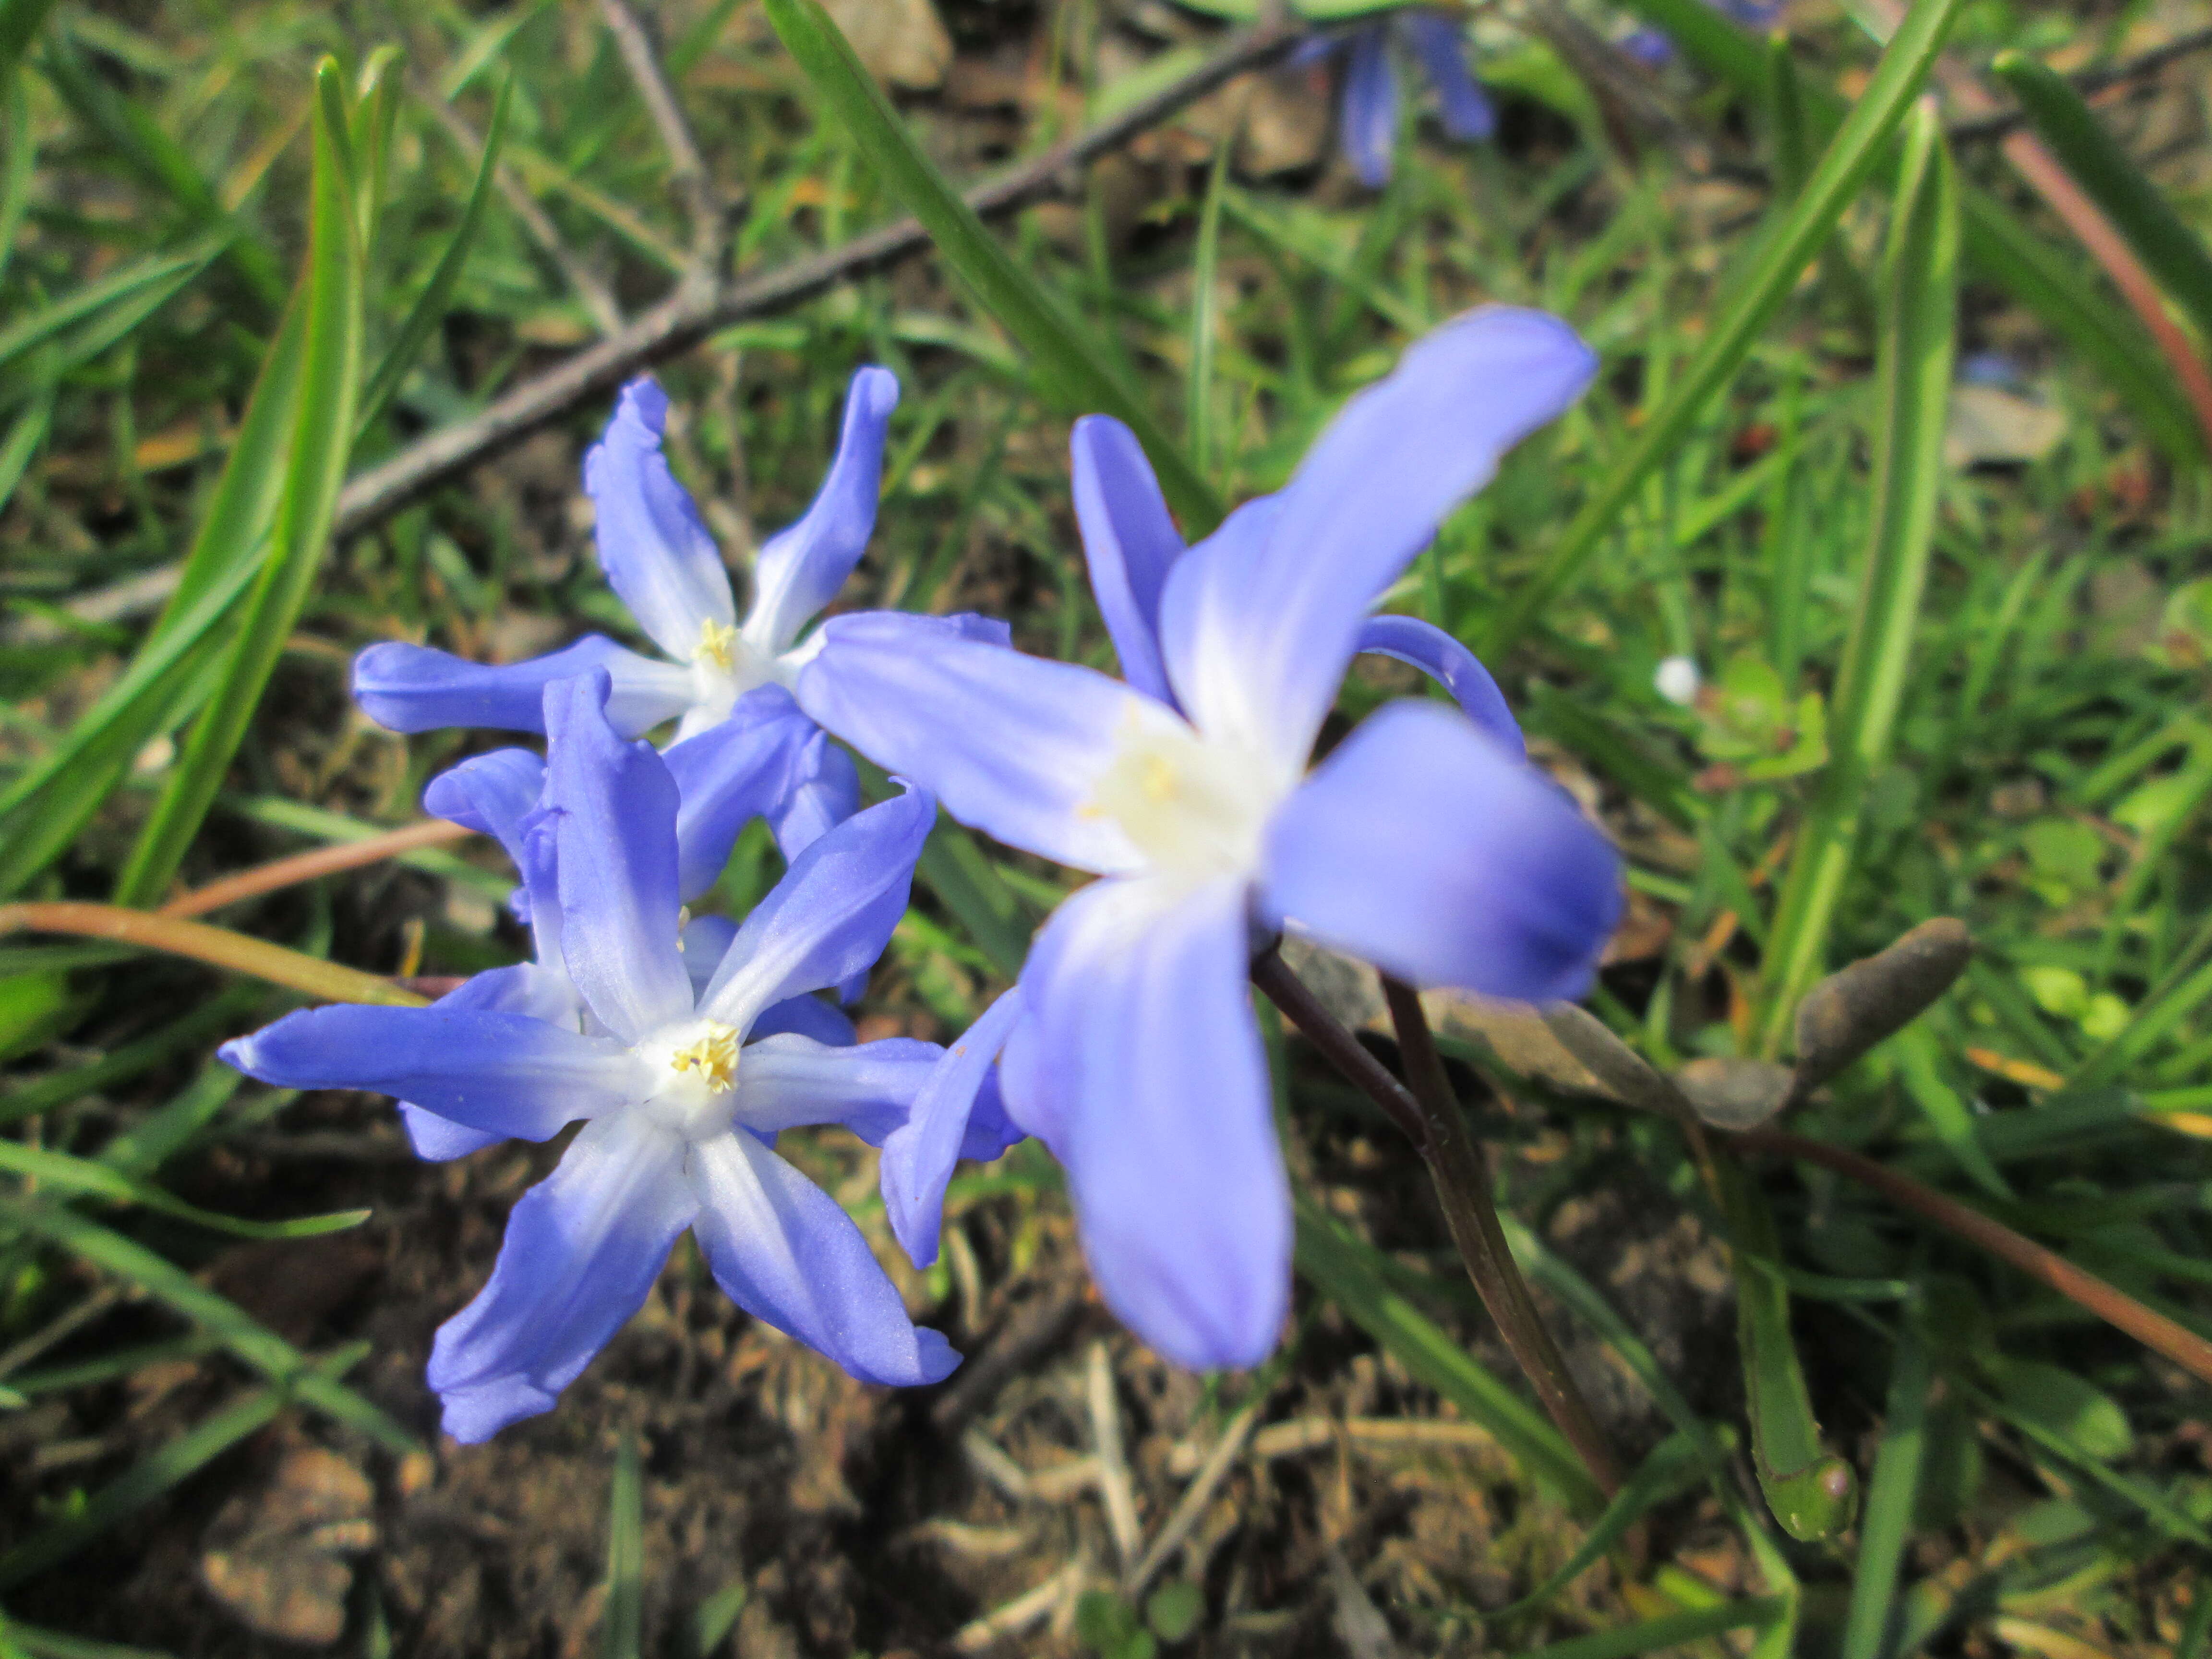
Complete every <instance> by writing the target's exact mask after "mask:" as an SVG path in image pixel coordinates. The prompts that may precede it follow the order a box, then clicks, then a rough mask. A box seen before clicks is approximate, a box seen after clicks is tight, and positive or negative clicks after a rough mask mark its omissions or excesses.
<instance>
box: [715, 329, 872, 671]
mask: <svg viewBox="0 0 2212 1659" xmlns="http://www.w3.org/2000/svg"><path fill="white" fill-rule="evenodd" d="M898 400H899V384H898V376H897V375H896V374H892V373H891V372H890V370H889V369H887V368H864V369H862V370H861V371H860V373H859V374H855V375H854V376H853V385H852V388H851V390H849V391H848V392H846V394H845V424H844V426H843V428H842V430H840V431H839V433H838V435H837V456H836V459H835V460H833V461H831V462H830V464H829V477H826V478H824V479H823V481H822V488H821V489H820V491H819V492H818V493H817V495H815V497H814V504H813V505H812V506H811V507H808V508H807V509H806V515H805V517H804V518H802V519H800V520H799V522H798V523H797V524H794V525H793V526H791V527H790V528H789V529H787V530H785V531H782V532H780V533H778V534H776V535H774V536H771V537H769V539H768V544H767V545H766V546H764V547H763V548H762V549H761V550H760V557H759V559H758V560H757V562H755V564H754V566H753V605H752V610H751V611H750V614H749V615H747V617H745V642H746V643H747V644H749V645H750V646H751V647H753V649H754V650H756V651H757V652H759V653H761V654H762V655H763V656H769V657H773V656H775V655H777V654H779V653H781V652H782V651H783V650H784V649H785V648H786V647H788V646H789V645H790V644H791V642H792V641H793V640H794V639H797V638H798V637H799V629H802V628H804V627H805V625H806V619H807V618H808V617H811V616H813V615H814V614H815V613H816V612H817V611H820V610H821V609H822V607H823V605H827V604H829V601H830V600H831V599H835V598H836V597H837V590H838V589H839V588H841V587H842V586H844V585H845V579H846V578H847V577H848V576H849V575H851V574H853V567H854V565H856V564H858V563H860V555H861V554H862V553H863V552H865V551H866V550H867V545H868V538H869V537H870V536H871V535H872V534H874V532H875V528H876V496H877V494H878V491H879V490H880V489H881V488H882V486H883V477H884V434H885V433H887V432H888V431H889V430H890V420H891V410H894V409H896V408H897V407H898Z"/></svg>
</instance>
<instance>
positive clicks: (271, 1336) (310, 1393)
mask: <svg viewBox="0 0 2212 1659" xmlns="http://www.w3.org/2000/svg"><path fill="white" fill-rule="evenodd" d="M4 1212H5V1214H6V1217H7V1219H8V1221H9V1224H10V1225H14V1226H17V1227H21V1228H23V1229H25V1230H26V1231H30V1232H33V1233H36V1234H38V1235H39V1236H40V1237H42V1238H44V1239H46V1241H47V1242H48V1243H52V1244H54V1245H57V1246H58V1247H59V1248H60V1249H64V1250H67V1251H68V1252H69V1253H70V1254H71V1255H76V1256H78V1257H81V1258H82V1259H83V1260H84V1261H88V1262H90V1263H91V1264H92V1265H93V1266H94V1267H98V1268H99V1269H100V1271H102V1272H103V1273H112V1274H113V1275H114V1276H115V1277H116V1278H118V1279H126V1280H128V1281H129V1282H130V1283H131V1284H133V1285H137V1286H138V1287H139V1288H140V1289H142V1290H143V1291H145V1292H146V1293H147V1295H149V1296H150V1297H153V1298H154V1300H155V1301H156V1302H159V1303H161V1304H163V1305H164V1306H166V1307H167V1308H168V1309H169V1310H171V1311H172V1312H174V1313H177V1314H179V1315H181V1316H184V1317H185V1318H186V1319H188V1320H190V1321H191V1322H192V1323H194V1324H195V1325H197V1326H198V1327H199V1328H201V1329H203V1330H204V1331H206V1332H207V1333H208V1334H209V1335H210V1336H212V1337H214V1338H215V1339H216V1340H218V1341H220V1342H221V1343H222V1346H224V1347H226V1348H228V1350H229V1351H230V1352H232V1353H234V1354H235V1355H236V1356H237V1357H238V1358H240V1359H241V1360H243V1361H244V1362H245V1363H246V1364H248V1365H250V1366H252V1368H253V1369H254V1370H257V1371H259V1372H260V1373H261V1374H262V1375H263V1376H266V1377H267V1378H269V1379H270V1381H271V1382H272V1383H276V1384H278V1385H279V1386H280V1387H282V1388H285V1389H290V1390H291V1391H292V1392H293V1394H294V1395H296V1396H297V1397H298V1398H299V1399H300V1400H301V1401H303V1402H305V1403H306V1404H307V1405H311V1406H313V1407H315V1408H316V1409H317V1410H318V1411H320V1412H322V1413H325V1414H326V1415H328V1416H330V1417H331V1418H333V1419H336V1420H337V1421H338V1422H341V1423H343V1424H345V1425H348V1426H349V1427H350V1428H355V1429H358V1430H360V1431H362V1433H364V1434H366V1435H368V1437H370V1438H371V1439H372V1440H374V1441H375V1442H376V1443H378V1444H379V1445H380V1446H383V1447H385V1448H386V1449H387V1450H391V1451H393V1452H401V1453H404V1452H408V1451H411V1450H413V1449H415V1446H416V1440H415V1437H414V1436H413V1435H411V1434H410V1433H408V1432H407V1431H406V1430H405V1429H404V1428H402V1427H400V1425H398V1424H397V1423H395V1422H394V1421H392V1419H391V1418H390V1417H388V1416H386V1414H385V1413H384V1412H383V1411H382V1410H381V1409H380V1408H379V1407H375V1406H373V1405H371V1404H370V1403H369V1402H368V1401H366V1400H364V1399H362V1396H361V1395H357V1394H356V1393H355V1392H354V1391H353V1390H352V1389H349V1388H346V1387H344V1386H343V1385H342V1384H340V1383H335V1382H333V1381H331V1379H330V1378H329V1377H327V1376H324V1375H323V1374H322V1373H320V1372H319V1371H318V1370H315V1369H314V1368H313V1366H311V1365H310V1364H308V1361H307V1356H306V1355H304V1354H302V1353H301V1352H300V1351H299V1350H298V1349H297V1348H295V1347H294V1346H292V1345H291V1344H290V1343H289V1342H287V1341H286V1340H284V1339H283V1337H281V1336H279V1335H277V1334H276V1332H274V1331H272V1330H270V1329H268V1328H266V1327H264V1325H262V1324H261V1323H259V1322H258V1321H257V1320H255V1319H254V1318H253V1317H252V1316H251V1315H249V1314H248V1313H247V1312H246V1310H244V1309H243V1308H240V1306H239V1305H238V1304H236V1303H234V1302H233V1301H231V1300H230V1299H229V1298H228V1297H223V1296H218V1295H217V1294H216V1292H215V1291H211V1290H210V1289H208V1288H207V1286H206V1285H202V1284H201V1283H199V1282H198V1280H197V1279H194V1278H192V1276H191V1274H189V1273H185V1271H184V1269H183V1268H181V1267H177V1266H176V1265H174V1264H173V1263H172V1262H170V1261H165V1260H164V1259H163V1258H162V1257H161V1256H159V1255H155V1253H154V1252H153V1251H151V1250H149V1249H147V1248H146V1247H145V1246H144V1245H143V1244H141V1243H137V1241H136V1240H133V1239H129V1238H125V1237H124V1236H123V1235H122V1234H121V1233H118V1232H116V1231H112V1230H111V1229H109V1228H106V1227H103V1226H101V1225H100V1224H99V1223H98V1222H96V1221H93V1220H89V1219H88V1218H85V1217H83V1216H81V1215H79V1214H77V1213H76V1212H75V1211H73V1210H70V1209H67V1208H64V1206H59V1205H54V1204H40V1203H21V1202H16V1203H9V1204H7V1205H6V1206H4Z"/></svg>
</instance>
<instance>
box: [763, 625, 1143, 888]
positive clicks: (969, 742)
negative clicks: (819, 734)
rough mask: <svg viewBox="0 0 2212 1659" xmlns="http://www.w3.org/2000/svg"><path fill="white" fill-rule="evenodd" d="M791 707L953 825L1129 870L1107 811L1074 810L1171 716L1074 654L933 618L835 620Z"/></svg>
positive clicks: (1130, 857)
mask: <svg viewBox="0 0 2212 1659" xmlns="http://www.w3.org/2000/svg"><path fill="white" fill-rule="evenodd" d="M821 637H822V638H823V641H824V643H823V649H822V651H821V653H820V654H819V655H818V656H817V657H816V658H815V659H814V660H813V661H812V662H811V664H809V665H807V667H806V669H805V671H804V672H803V673H801V674H800V676H799V706H800V707H801V708H805V710H806V712H807V713H808V714H811V715H812V716H813V717H814V718H815V719H816V720H818V721H819V722H820V723H821V724H822V725H823V726H824V727H825V728H827V729H828V730H829V731H830V732H835V733H836V735H837V736H839V737H841V738H843V739H844V740H845V741H846V742H848V743H849V744H852V745H853V746H854V748H855V749H857V750H860V752H861V753H862V754H863V755H866V757H868V758H869V759H870V760H872V761H874V762H875V763H877V764H878V766H881V767H884V768H885V769H887V770H890V771H892V772H895V773H896V774H898V775H900V776H902V777H905V778H910V779H912V780H913V781H914V782H915V783H916V784H917V785H919V786H920V787H922V788H924V789H927V790H928V791H929V792H930V793H932V794H933V795H936V796H937V797H938V798H939V799H940V800H942V801H943V802H944V803H945V810H946V811H949V812H951V814H952V816H953V817H956V818H957V819H959V820H960V822H961V823H967V824H972V825H974V826H975V828H977V829H981V830H983V831H984V832H985V833H987V834H988V835H991V836H995V837H997V838H998V839H999V840H1000V841H1002V842H1006V844H1007V845H1008V846H1010V847H1018V848H1022V849H1023V850H1024V851H1025V852H1031V853H1035V854H1038V855H1039V856H1041V857H1043V858H1048V859H1052V860H1055V861H1057V862H1059V863H1061V864H1068V865H1073V866H1075V867H1076V868H1077V869H1079V870H1096V871H1120V870H1130V869H1134V868H1135V867H1137V866H1138V864H1139V862H1140V860H1139V858H1138V855H1137V852H1136V849H1135V848H1133V847H1131V846H1130V845H1129V842H1128V838H1127V836H1125V835H1123V834H1122V833H1121V828H1120V826H1119V825H1118V824H1116V823H1114V821H1113V820H1111V819H1110V818H1106V817H1099V816H1097V814H1095V813H1088V814H1086V812H1085V811H1084V809H1085V806H1086V805H1087V804H1088V802H1089V801H1090V799H1091V793H1092V791H1093V790H1094V789H1095V788H1096V787H1097V781H1098V778H1099V775H1101V774H1102V773H1103V772H1104V771H1105V769H1107V767H1109V765H1110V764H1112V763H1113V760H1114V757H1115V753H1116V752H1117V749H1118V744H1119V740H1120V738H1121V736H1123V735H1124V734H1125V733H1126V732H1129V731H1132V730H1140V729H1142V728H1143V726H1145V725H1146V723H1149V722H1158V721H1168V720H1174V719H1175V716H1174V715H1173V714H1170V713H1169V712H1168V711H1167V710H1166V709H1164V708H1161V707H1160V706H1159V705H1158V703H1156V702H1153V701H1152V699H1151V698H1149V697H1146V696H1142V695H1141V694H1139V693H1138V692H1135V691H1133V690H1130V689H1129V688H1128V687H1127V686H1125V685H1121V684H1116V683H1115V681H1113V680H1110V679H1108V678H1106V676H1104V675H1103V674H1100V673H1097V672H1095V671H1092V670H1091V669H1088V668H1081V667H1078V666H1077V665H1074V664H1073V663H1060V662H1047V661H1045V660H1044V659H1042V658H1039V657H1030V656H1024V655H1023V654H1022V653H1019V652H1017V651H1009V650H1005V649H1002V648H1000V647H998V646H994V645H987V644H982V643H979V642H977V641H973V640H969V639H965V638H963V637H961V636H960V635H957V633H955V632H954V631H953V630H951V629H948V628H946V627H945V626H944V625H943V621H942V619H940V618H938V617H908V616H901V615H899V614H897V613H896V612H892V611H870V612H866V613H863V614H861V615H858V616H850V617H831V618H830V619H829V621H828V622H826V623H823V625H822V630H821Z"/></svg>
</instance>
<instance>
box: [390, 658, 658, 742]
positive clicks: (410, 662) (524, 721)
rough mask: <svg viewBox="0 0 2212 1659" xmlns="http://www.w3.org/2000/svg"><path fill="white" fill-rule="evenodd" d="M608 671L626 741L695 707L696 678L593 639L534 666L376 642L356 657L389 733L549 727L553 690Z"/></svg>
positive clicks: (614, 714)
mask: <svg viewBox="0 0 2212 1659" xmlns="http://www.w3.org/2000/svg"><path fill="white" fill-rule="evenodd" d="M595 668H604V669H605V670H606V671H608V673H610V674H611V675H612V676H613V678H614V686H615V693H614V698H613V701H612V702H611V703H610V704H609V705H608V712H609V717H610V718H611V719H612V720H613V721H614V723H615V726H616V729H617V730H618V731H619V732H622V733H623V736H625V737H635V736H636V735H637V734H638V733H639V732H650V731H651V730H652V729H653V727H654V726H659V724H661V723H662V722H663V721H664V720H674V719H675V718H676V717H677V716H678V714H682V713H683V712H684V710H685V709H687V708H690V706H691V702H692V696H693V692H692V686H691V676H690V673H689V672H688V671H685V670H684V669H681V668H678V667H676V666H674V665H672V664H669V663H665V662H654V661H653V660H652V659H650V658H647V657H641V656H639V655H638V654H637V653H635V651H625V650H623V647H620V646H618V645H617V644H616V643H615V642H614V641H612V640H610V639H605V638H603V637H601V636H600V635H597V634H587V635H585V636H584V637H583V638H582V639H580V640H578V641H576V642H575V644H574V645H572V646H569V647H567V648H565V649H563V650H560V651H556V652H554V653H551V654H550V655H549V656H544V657H532V659H530V660H529V661H528V662H518V663H511V664H508V665H507V666H505V667H501V668H491V667H487V666H486V665H483V664H482V663H474V662H468V661H465V660H464V659H461V658H459V657H456V656H454V655H453V653H451V652H449V651H434V650H432V649H431V648H430V647H428V646H424V645H372V646H370V647H368V650H366V651H364V652H362V653H361V654H360V655H359V656H357V657H356V658H355V659H353V699H354V701H355V702H357V703H359V704H360V705H361V708H362V713H363V714H367V715H368V717H369V719H371V720H374V721H375V722H376V723H377V724H378V725H379V726H383V727H384V728H385V729H386V731H389V732H433V731H435V730H437V729H438V728H439V727H441V726H490V727H492V728H494V729H495V730H497V731H501V732H543V731H544V729H545V713H544V708H545V688H546V687H547V686H549V685H550V684H553V682H554V681H556V680H565V679H570V678H574V676H576V675H578V674H588V673H590V672H591V671H592V670H593V669H595Z"/></svg>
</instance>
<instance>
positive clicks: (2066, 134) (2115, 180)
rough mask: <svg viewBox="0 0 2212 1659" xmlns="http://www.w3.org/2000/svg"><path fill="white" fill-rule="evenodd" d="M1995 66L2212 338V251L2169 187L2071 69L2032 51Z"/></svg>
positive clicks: (2006, 56)
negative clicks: (2071, 79) (2051, 64)
mask: <svg viewBox="0 0 2212 1659" xmlns="http://www.w3.org/2000/svg"><path fill="white" fill-rule="evenodd" d="M1992 67H1993V68H1994V69H1995V70H1996V72H1997V74H1999V75H2000V76H2003V77H2004V81H2005V84H2006V85H2008V86H2009V87H2010V88H2012V89H2013V94H2014V95H2015V97H2017V98H2018V99H2019V100H2020V102H2021V108H2022V109H2024V110H2026V111H2027V117H2028V119H2029V120H2031V121H2032V122H2033V123H2034V124H2035V130H2036V131H2037V132H2038V133H2039V134H2040V135H2041V136H2042V138H2043V142H2044V143H2046V144H2048V145H2050V146H2051V150H2052V151H2053V153H2055V154H2056V155H2057V157H2058V159H2059V161H2061V162H2062V163H2063V165H2064V166H2065V168H2066V171H2067V172H2068V173H2070V174H2072V175H2073V178H2074V181H2075V183H2076V184H2078V185H2081V188H2082V189H2083V190H2085V191H2087V192H2088V193H2089V195H2090V197H2092V198H2093V200H2094V201H2095V202H2096V204H2097V205H2098V206H2099V207H2100V208H2102V209H2104V210H2105V212H2106V215H2107V216H2110V218H2111V219H2112V223H2113V224H2114V225H2115V226H2117V227H2118V229H2119V232H2120V234H2122V235H2124V236H2125V237H2126V238H2127V239H2128V242H2129V245H2130V246H2132V247H2133V248H2134V249H2135V251H2136V252H2137V253H2138V254H2140V255H2142V262H2143V263H2144V264H2146V265H2148V266H2149V267H2150V269H2151V270H2152V272H2153V273H2154V275H2156V276H2157V277H2158V279H2159V281H2160V282H2161V283H2164V284H2165V285H2166V292H2167V293H2168V294H2171V295H2172V296H2173V297H2174V298H2175V299H2176V300H2178V301H2180V302H2181V305H2182V307H2183V308H2184V309H2185V310H2186V311H2187V312H2188V313H2189V314H2190V316H2191V318H2193V319H2195V320H2196V323H2197V329H2198V331H2200V332H2201V333H2203V334H2204V335H2205V336H2206V337H2208V338H2212V254H2208V253H2207V252H2205V247H2204V243H2203V240H2202V239H2201V238H2199V237H2198V236H2197V233H2196V232H2194V231H2192V230H2191V229H2190V228H2189V227H2188V225H2186V224H2185V223H2184V222H2183V221H2182V218H2181V216H2180V215H2179V213H2176V212H2175V211H2174V210H2173V205H2172V203H2170V202H2168V201H2167V200H2166V196H2165V193H2164V192H2163V191H2160V189H2159V187H2158V186H2157V185H2154V184H2153V183H2151V181H2150V180H2149V179H2146V178H2145V177H2144V176H2143V173H2142V168H2141V167H2137V166H2136V164H2135V161H2133V160H2132V159H2131V158H2130V156H2129V155H2128V153H2127V151H2126V150H2124V149H2121V148H2120V146H2119V144H2118V143H2117V142H2116V141H2115V140H2114V139H2113V137H2112V135H2111V134H2110V133H2109V132H2107V131H2106V130H2105V127H2104V124H2103V123H2102V122H2100V121H2099V120H2098V119H2097V118H2096V117H2095V116H2094V115H2093V114H2092V113H2091V112H2090V110H2089V106H2088V105H2087V104H2085V103H2083V102H2082V101H2081V94H2079V93H2078V92H2076V91H2075V90H2074V88H2072V87H2071V86H2069V85H2068V84H2067V82H2066V80H2065V77H2063V76H2059V75H2055V74H2053V73H2052V72H2051V70H2048V69H2046V68H2045V67H2044V65H2042V64H2039V63H2038V62H2036V61H2035V59H2033V58H2029V57H2027V56H2026V55H2025V54H2024V53H2021V52H2002V53H2000V54H1999V55H1998V57H1997V60H1996V64H1994V65H1992Z"/></svg>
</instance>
